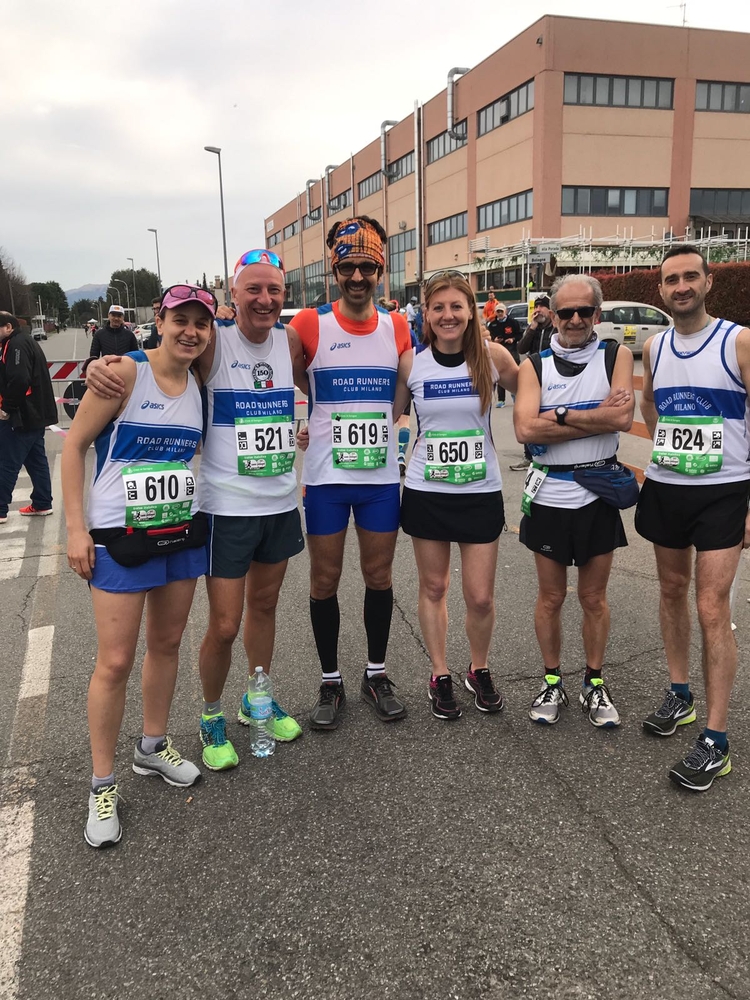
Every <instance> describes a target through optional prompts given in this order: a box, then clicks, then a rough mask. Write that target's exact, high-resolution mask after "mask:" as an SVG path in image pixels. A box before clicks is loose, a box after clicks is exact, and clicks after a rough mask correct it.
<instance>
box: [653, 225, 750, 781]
mask: <svg viewBox="0 0 750 1000" xmlns="http://www.w3.org/2000/svg"><path fill="white" fill-rule="evenodd" d="M712 282H713V275H711V274H709V271H708V264H707V263H706V259H705V257H704V256H703V254H701V253H700V251H699V250H697V249H696V248H695V247H693V246H690V245H688V244H683V245H681V246H676V247H673V248H672V249H671V250H670V251H669V252H668V253H667V255H666V256H665V257H664V260H663V261H662V264H661V284H660V285H659V293H660V295H661V297H662V299H663V300H664V304H665V305H666V307H667V309H668V310H669V311H670V312H671V314H672V317H673V324H674V325H673V327H672V328H671V329H669V330H666V331H665V332H664V333H659V334H657V335H656V336H655V337H651V338H650V339H649V340H647V341H646V344H645V346H644V349H643V397H642V402H641V412H642V414H643V419H644V421H645V422H646V426H647V427H648V429H649V431H650V433H651V436H652V438H653V442H654V444H653V453H652V458H651V464H650V465H649V466H648V468H647V469H646V482H645V483H644V484H643V489H642V490H641V496H640V500H639V501H638V508H637V510H636V515H635V528H636V531H637V532H638V533H639V534H641V535H643V537H644V538H647V539H648V540H649V541H650V542H653V545H654V552H655V554H656V567H657V570H658V573H659V586H660V589H661V600H660V602H659V617H660V620H661V631H662V638H663V640H664V652H665V654H666V658H667V667H668V669H669V679H670V682H671V683H670V687H669V689H668V690H667V692H666V694H665V698H664V702H663V704H662V705H661V706H660V707H659V708H658V709H656V711H655V712H654V713H653V714H652V715H649V716H648V718H647V719H645V720H644V722H643V727H644V729H645V730H646V731H647V732H649V733H652V734H654V735H656V736H671V735H672V734H673V733H674V732H676V730H677V727H678V726H684V725H686V724H687V723H690V722H695V719H696V711H695V702H694V700H693V695H692V693H691V691H690V684H689V680H688V663H689V658H690V612H689V610H688V592H689V589H690V580H691V577H692V566H693V549H695V550H696V555H695V601H696V605H697V609H698V622H699V624H700V629H701V634H702V639H703V679H704V683H705V690H706V708H707V719H706V728H705V729H704V730H703V732H702V733H701V734H700V736H699V737H698V739H697V740H696V742H695V745H694V746H693V747H692V749H691V750H690V751H689V753H688V754H687V756H685V757H684V758H683V759H682V760H680V761H678V762H677V763H676V764H675V765H674V767H673V768H672V769H671V770H670V772H669V777H670V778H671V779H672V781H674V782H675V783H676V784H678V785H681V786H682V787H684V788H688V789H690V790H691V791H695V792H703V791H707V790H708V789H709V788H710V787H711V785H712V784H713V781H714V778H719V777H722V776H723V775H725V774H728V773H729V772H730V771H731V769H732V764H731V760H730V757H729V743H728V741H727V733H726V729H727V712H728V708H729V697H730V694H731V692H732V685H733V683H734V676H735V673H736V671H737V646H736V644H735V641H734V637H733V635H732V623H731V611H730V600H729V593H730V589H731V586H732V580H733V579H734V575H735V573H736V571H737V565H738V563H739V558H740V553H741V551H742V548H743V546H744V547H746V548H747V547H748V545H750V515H748V497H749V496H750V460H749V459H748V437H749V436H750V419H749V418H748V412H749V410H748V387H749V386H750V330H748V329H743V328H741V327H740V326H739V324H737V323H732V322H730V321H728V320H723V319H716V318H715V317H712V316H709V314H708V313H707V311H706V306H705V302H706V296H707V294H708V292H709V291H710V290H711V285H712Z"/></svg>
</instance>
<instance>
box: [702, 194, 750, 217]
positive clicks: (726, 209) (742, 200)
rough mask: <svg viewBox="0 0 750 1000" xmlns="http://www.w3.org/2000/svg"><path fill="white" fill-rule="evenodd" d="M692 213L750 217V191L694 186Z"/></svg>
mask: <svg viewBox="0 0 750 1000" xmlns="http://www.w3.org/2000/svg"><path fill="white" fill-rule="evenodd" d="M690 214H691V215H703V216H708V217H711V216H716V215H732V216H734V217H735V218H738V217H739V218H742V219H750V191H748V190H738V189H734V190H730V189H728V188H723V189H721V188H720V189H716V188H693V189H692V190H691V192H690Z"/></svg>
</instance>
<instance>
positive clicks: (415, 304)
mask: <svg viewBox="0 0 750 1000" xmlns="http://www.w3.org/2000/svg"><path fill="white" fill-rule="evenodd" d="M418 312H419V299H418V298H417V297H416V295H412V297H411V298H410V299H409V301H408V302H407V304H406V322H407V323H408V324H409V329H410V330H411V332H412V333H414V324H415V322H416V320H417V313H418ZM413 341H414V337H412V342H413Z"/></svg>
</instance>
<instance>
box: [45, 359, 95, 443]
mask: <svg viewBox="0 0 750 1000" xmlns="http://www.w3.org/2000/svg"><path fill="white" fill-rule="evenodd" d="M84 363H85V362H84V361H48V362H47V370H48V371H49V377H50V378H51V379H52V384H53V388H54V390H55V402H56V403H57V415H58V421H57V426H58V427H60V428H61V429H62V430H65V428H66V427H70V424H71V421H72V420H73V417H74V416H75V415H76V408H77V407H78V404H79V403H80V401H81V399H82V398H83V394H84V392H85V391H86V386H85V384H84V382H83V381H82V379H81V369H82V368H83V365H84Z"/></svg>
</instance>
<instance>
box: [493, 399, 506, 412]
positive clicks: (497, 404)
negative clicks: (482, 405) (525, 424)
mask: <svg viewBox="0 0 750 1000" xmlns="http://www.w3.org/2000/svg"><path fill="white" fill-rule="evenodd" d="M504 406H505V400H504V399H501V400H500V401H499V402H497V403H495V407H496V408H497V409H498V410H501V409H502V408H503V407H504Z"/></svg>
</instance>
